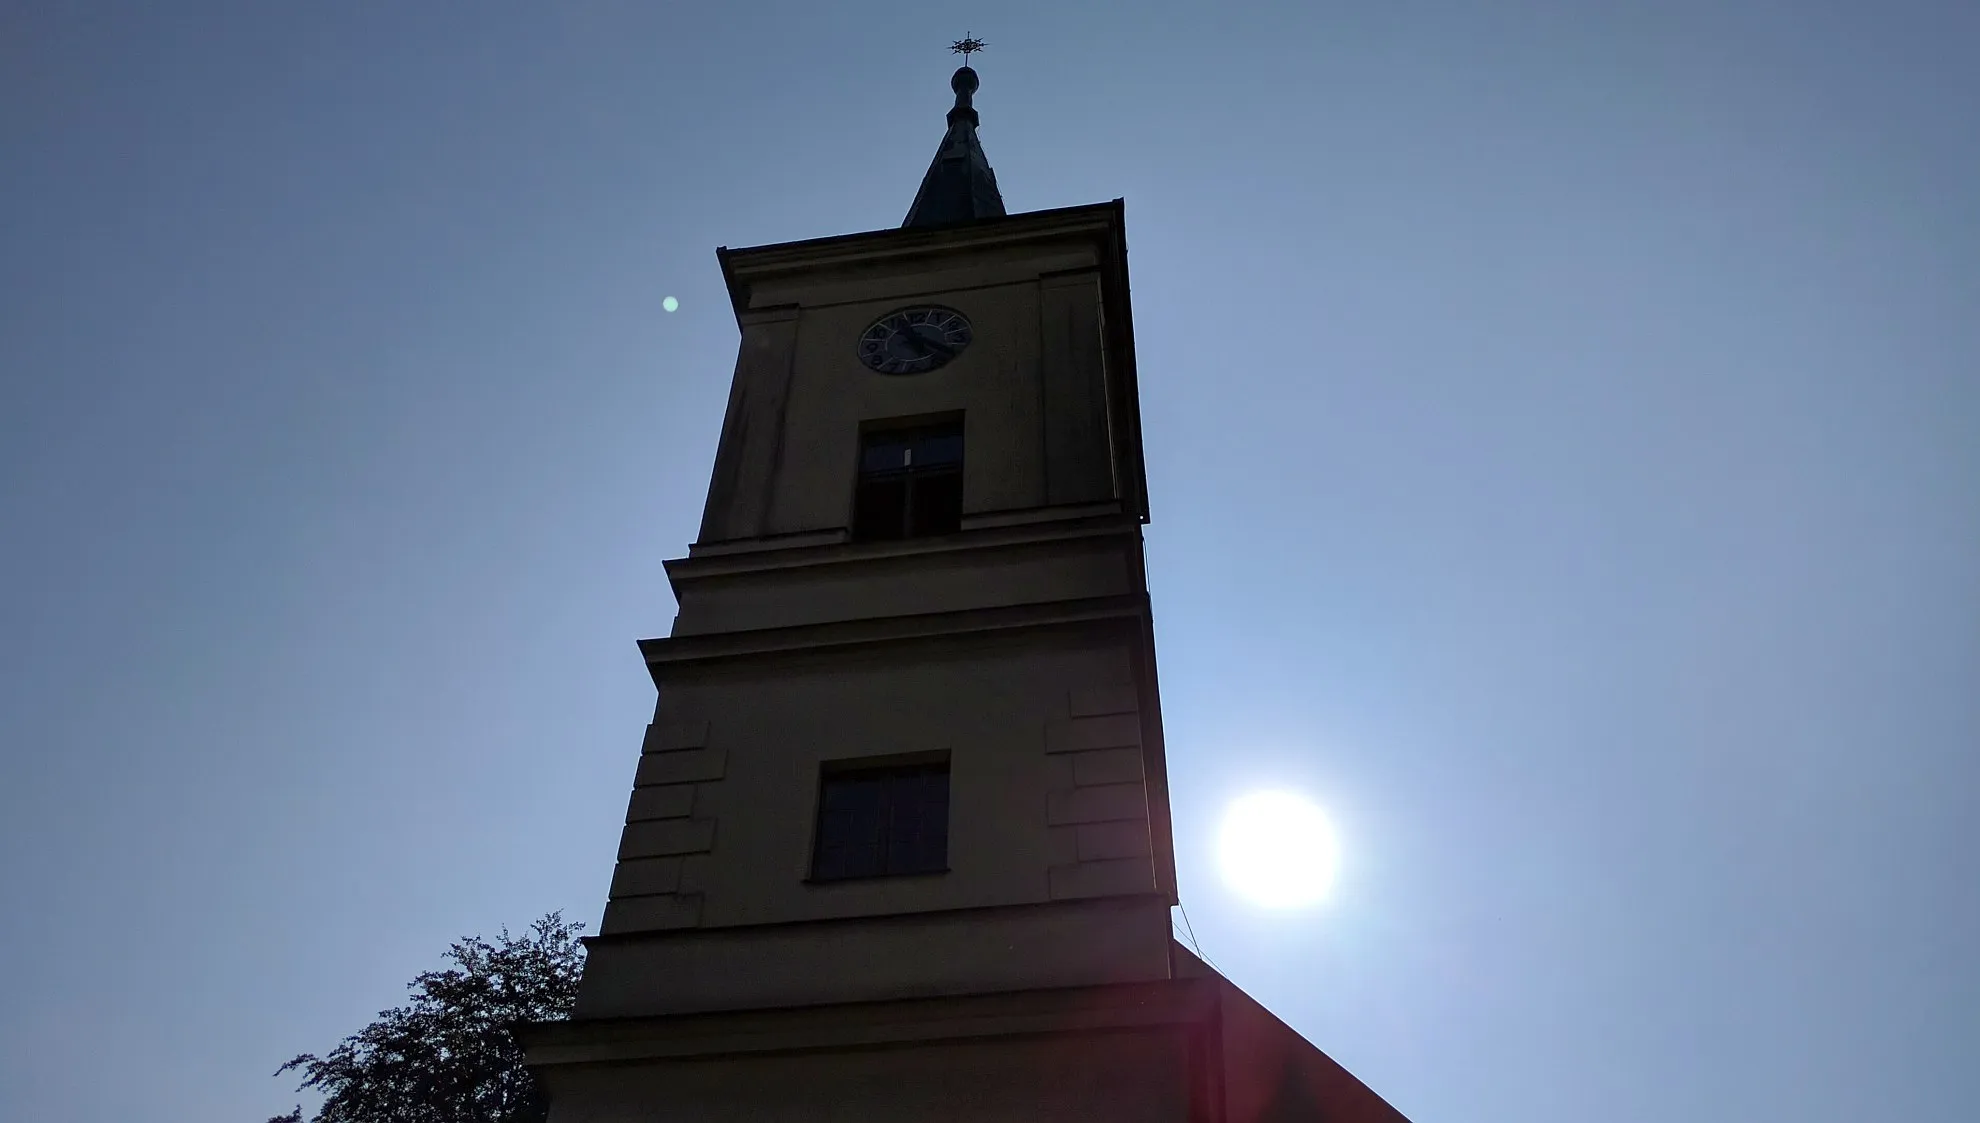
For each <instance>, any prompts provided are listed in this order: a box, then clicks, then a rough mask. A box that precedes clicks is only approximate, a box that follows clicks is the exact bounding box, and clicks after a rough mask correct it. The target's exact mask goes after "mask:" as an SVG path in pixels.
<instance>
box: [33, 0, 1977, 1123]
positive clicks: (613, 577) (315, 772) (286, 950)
mask: <svg viewBox="0 0 1980 1123" xmlns="http://www.w3.org/2000/svg"><path fill="white" fill-rule="evenodd" d="M965 33H974V34H976V35H978V36H980V37H982V38H984V39H986V40H988V41H989V42H990V44H991V46H990V49H989V50H988V51H987V52H986V53H985V55H984V56H982V57H981V60H980V62H979V64H978V69H979V70H980V72H981V74H982V77H983V88H982V91H981V92H980V93H979V94H978V96H977V105H978V108H979V109H980V110H981V112H982V114H983V128H982V132H981V135H982V139H983V143H984V146H985V149H986V150H987V152H988V153H989V156H990V159H991V161H992V163H993V164H994V165H995V167H996V169H997V173H998V178H999V182H1000V184H1001V185H1002V188H1003V191H1004V196H1005V200H1006V202H1007V203H1008V204H1009V205H1010V207H1011V208H1012V209H1013V210H1028V209H1036V208H1044V207H1056V206H1064V205H1071V204H1079V203H1088V202H1095V201H1101V200H1106V199H1112V198H1115V197H1117V196H1122V197H1125V198H1126V200H1127V207H1128V221H1129V240H1130V245H1131V247H1132V251H1133V269H1134V284H1135V289H1134V299H1135V309H1136V320H1137V335H1138V344H1139V348H1140V351H1139V360H1140V363H1139V365H1140V371H1141V383H1142V395H1143V397H1142V407H1143V410H1144V413H1145V425H1146V438H1147V452H1148V470H1149V482H1150V486H1151V489H1152V493H1153V507H1154V522H1153V524H1152V525H1151V527H1150V529H1149V559H1150V568H1151V572H1152V582H1153V585H1154V596H1155V606H1156V620H1157V635H1158V643H1159V647H1160V657H1161V671H1162V693H1163V702H1164V706H1165V710H1164V717H1165V723H1166V727H1167V731H1168V743H1169V752H1170V768H1171V771H1172V775H1173V777H1174V787H1175V792H1176V800H1175V816H1176V824H1177V840H1178V847H1179V853H1178V858H1179V862H1180V868H1181V877H1182V885H1183V896H1184V901H1185V904H1186V905H1187V906H1188V908H1189V911H1190V916H1191V919H1192V920H1193V921H1194V926H1195V930H1196V933H1197V935H1198V937H1200V939H1201V942H1202V945H1203V947H1204V950H1205V951H1206V952H1208V953H1209V955H1210V956H1211V957H1212V958H1213V959H1214V960H1216V961H1217V963H1218V964H1219V965H1220V966H1222V967H1223V968H1224V969H1225V971H1226V972H1227V973H1228V974H1230V975H1231V976H1232V977H1233V978H1234V979H1235V980H1236V981H1237V982H1238V983H1240V984H1241V985H1243V986H1245V987H1246V988H1247V989H1249V990H1250V991H1251V992H1252V993H1253V994H1255V995H1256V996H1258V997H1259V998H1260V999H1261V1000H1262V1001H1264V1002H1265V1003H1266V1004H1267V1005H1268V1006H1270V1007H1271V1008H1272V1009H1273V1010H1275V1011H1276V1012H1278V1013H1279V1014H1280V1015H1281V1016H1282V1017H1284V1018H1286V1019H1287V1020H1288V1021H1290V1022H1291V1023H1292V1024H1293V1025H1294V1026H1296V1027H1297V1028H1299V1029H1300V1030H1301V1031H1302V1032H1304V1033H1305V1034H1307V1035H1308V1036H1309V1037H1310V1038H1311V1039H1312V1040H1314V1041H1315V1042H1316V1043H1317V1044H1319V1045H1320V1046H1321V1047H1323V1048H1325V1049H1326V1050H1328V1051H1329V1052H1330V1053H1331V1054H1333V1055H1334V1056H1335V1057H1336V1058H1338V1059H1339V1060H1341V1061H1342V1062H1343V1063H1344V1064H1346V1065H1347V1066H1348V1067H1349V1068H1351V1069H1352V1070H1354V1071H1355V1072H1356V1073H1357V1074H1359V1075H1360V1076H1361V1077H1363V1078H1364V1079H1365V1080H1366V1081H1368V1082H1369V1083H1370V1084H1371V1085H1372V1086H1374V1087H1375V1088H1376V1089H1377V1090H1378V1091H1380V1092H1382V1093H1383V1094H1384V1095H1385V1096H1387V1097H1388V1098H1389V1099H1390V1100H1391V1101H1392V1102H1394V1103H1395V1104H1396V1105H1397V1106H1398V1107H1399V1108H1401V1109H1402V1110H1403V1111H1405V1112H1406V1113H1408V1114H1409V1115H1410V1116H1411V1117H1412V1118H1414V1119H1416V1120H1417V1121H1418V1123H1438V1121H1444V1120H1449V1121H1456V1120H1466V1121H1474V1120H1475V1121H1483V1123H1514V1121H1517V1123H1544V1121H1555V1120H1559V1121H1564V1123H1565V1121H1570V1120H1572V1121H1576V1123H1579V1121H1582V1120H1587V1119H1603V1120H1607V1121H1611V1123H1635V1121H1645V1123H1648V1121H1653V1120H1654V1121H1658V1123H1663V1121H1666V1120H1669V1119H1672V1118H1688V1119H1726V1120H1742V1121H1743V1120H1770V1119H1781V1120H1788V1119H1792V1120H1795V1121H1796V1123H1825V1121H1842V1120H1857V1119H1862V1118H1888V1119H1906V1120H1913V1121H1919V1123H1927V1121H1941V1120H1942V1121H1948V1123H1950V1121H1954V1120H1962V1121H1963V1120H1966V1119H1970V1118H1971V1112H1972V1104H1973V1103H1974V1102H1975V1101H1976V1100H1977V1099H1980V1067H1976V1066H1975V1065H1974V1064H1973V1063H1972V1057H1971V1043H1972V1042H1973V1041H1974V1040H1976V1039H1980V1025H1977V1024H1976V1022H1980V1015H1976V1014H1975V1010H1976V1009H1980V964H1976V960H1975V958H1974V956H1973V954H1972V952H1973V949H1974V948H1975V947H1976V946H1980V901H1976V893H1975V886H1976V885H1980V827H1976V825H1975V824H1976V820H1977V816H1976V812H1980V806H1976V804H1980V763H1976V761H1977V760H1980V756H1976V747H1980V579H1977V578H1980V494H1976V493H1977V492H1980V484H1977V483H1976V482H1977V481H1980V218H1976V215H1980V211H1976V209H1975V207H1974V200H1975V199H1980V132H1976V130H1975V129H1974V128H1973V120H1974V115H1975V113H1976V111H1980V108H1977V107H1980V68H1976V67H1974V66H1973V65H1972V60H1973V57H1974V51H1975V47H1976V41H1980V8H1976V7H1975V6H1973V5H1971V4H1957V3H1939V4H1931V3H1922V2H1911V0H1886V2H1883V3H1879V4H1870V3H1858V4H1839V3H1820V2H1813V0H1811V2H1804V3H1796V4H1789V3H1785V2H1780V3H1744V2H1738V0H1735V2H1731V3H1724V2H1721V3H1704V2H1698V0H1665V2H1661V3H1655V4H1652V3H1641V4H1634V3H1631V4H1567V3H1558V4H1544V3H1534V2H1524V0H1512V2H1508V3H1503V4H1489V5H1488V4H1476V3H1458V2H1455V0H1420V2H1415V3H1411V2H1406V0H1399V2H1391V3H1383V4H1372V3H1319V4H1304V5H1294V4H1284V5H1258V6H1246V5H1208V4H1202V5H1179V4H1154V3H1151V4H1141V5H1134V6H1132V7H1130V6H1127V5H1113V6H1096V5H1080V4H1063V3H1007V4H1001V5H997V6H995V7H994V8H989V7H983V6H968V5H960V4H949V3H926V4H914V5H906V4H880V3H865V2H858V0H855V2H849V3H846V4H841V5H817V4H808V3H805V4H801V3H778V2H765V3H758V4H751V5H695V6H689V5H685V4H654V3H620V4H606V3H576V2H573V3H560V4H556V5H522V4H508V3H485V4H476V5H443V4H438V3H429V4H417V5H400V4H384V3H351V4H250V3H200V4H175V5H153V4H86V3H78V4H59V5H58V4H51V3H43V4H19V3H16V4H8V5H5V6H4V8H0V167H4V168H5V172H4V174H0V214H4V215H5V216H6V218H5V221H4V222H0V589H5V590H6V591H5V593H4V595H0V637H4V640H5V642H4V643H0V852H4V855H5V862H4V865H0V902H4V908H3V909H0V957H3V958H4V959H5V961H6V962H7V963H9V964H10V965H11V968H12V976H11V979H10V981H9V982H8V984H7V988H6V990H7V999H6V1001H5V1002H4V1003H0V1118H8V1119H35V1120H49V1121H60V1120H88V1121H95V1120H106V1121H107V1120H126V1119H136V1118H144V1119H153V1120H161V1121H177V1120H185V1121H188V1123H190V1121H194V1120H198V1121H202V1123H204V1121H210V1120H220V1119H230V1118H231V1119H248V1120H258V1119H261V1118H265V1117H266V1115H267V1114H269V1113H271V1112H274V1111H277V1110H282V1109H286V1108H287V1106H288V1105H289V1104H290V1103H292V1102H294V1099H295V1097H294V1096H293V1095H292V1094H291V1092H290V1088H289V1085H288V1083H287V1082H286V1081H285V1080H277V1079H272V1078H270V1077H269V1075H268V1074H269V1073H270V1072H271V1071H272V1070H273V1069H274V1068H275V1066H276V1065H277V1064H279V1063H280V1062H281V1061H283V1060H285V1059H286V1058H288V1057H289V1056H291V1055H293V1054H294V1053H296V1052H299V1051H302V1050H321V1049H324V1048H326V1047H328V1046H330V1045H332V1044H334V1043H335V1041H336V1040H337V1039H338V1038H339V1037H340V1036H341V1035H343V1034H345V1033H348V1032H350V1031H352V1030H355V1029H356V1028H358V1027H359V1026H360V1025H362V1024H363V1022H364V1021H365V1020H366V1019H367V1018H368V1017H369V1016H370V1015H371V1014H372V1013H373V1012H375V1011H376V1010H378V1009H379V1008H381V1007H383V1006H386V1005H389V1004H392V1003H394V1002H396V1001H398V999H399V998H400V996H401V995H402V993H403V990H402V987H403V984H404V983H405V981H406V980H407V979H409V978H410V977H411V976H412V975H413V974H414V973H415V972H416V971H418V970H421V969H423V968H425V967H428V966H431V965H433V964H434V963H435V962H436V960H437V956H438V954H439V952H440V951H441V949H442V948H444V947H445V945H446V944H447V942H448V941H449V940H450V939H452V938H454V937H456V936H459V935H461V934H464V933H469V932H477V931H479V932H492V931H493V930H495V929H497V928H499V927H500V926H502V925H504V924H507V925H510V926H513V927H520V926H522V925H524V924H526V923H528V921H529V920H530V919H531V918H533V917H535V916H536V915H538V914H540V913H542V912H544V911H547V910H550V909H555V908H561V909H564V910H566V911H567V912H568V913H569V914H571V915H573V916H575V917H579V918H583V919H586V920H589V921H593V922H594V923H595V920H596V918H597V916H598V914H599V911H600V909H601V907H602V905H603V902H604V898H605V889H606V883H607V881H608V879H609V877H610V874H611V864H612V853H613V850H614V847H615V844H616V839H617V833H618V826H619V817H620V816H621V814H622V812H623V801H624V796H625V791H626V788H627V786H628V784H629V782H630V776H631V768H632V764H633V760H634V756H635V754H636V752H637V746H638V742H639V736H640V731H641V728H642V725H643V723H644V722H645V721H646V719H647V717H648V716H649V708H650V705H651V694H652V686H651V684H650V682H649V681H648V680H647V678H646V675H645V672H644V669H643V668H642V666H641V664H640V661H639V658H638V655H637V652H636V650H635V648H634V646H633V645H634V641H635V640H637V639H639V638H641V637H645V636H654V635H661V634H664V633H665V632H666V630H667V626H668V622H669V620H670V619H671V616H672V608H673V606H672V602H671V600H670V598H669V594H668V591H667V586H666V582H665V580H664V576H663V574H662V571H661V567H660V562H661V560H662V559H664V558H668V557H674V556H679V555H681V554H682V553H684V552H685V548H686V544H687V542H688V540H689V539H690V538H691V537H692V536H693V533H694V530H695V527H696V525H697V523H698V519H699V512H700V506H701V500H702V495H703V491H704V488H705V487H706V483H707V479H708V469H709V465H710V462H711V458H712V455H713V447H714V441H715V437H716V434H717V430H718V427H719V425H720V421H721V412H722V408H723V403H724V401H725V398H726V394H727V383H728V378H729V373H730V369H731V365H732V363H733V348H734V344H735V338H736V334H735V326H734V323H733V320H732V319H731V317H730V314H729V312H728V309H727V306H726V301H725V299H724V296H723V293H722V290H721V282H720V278H719V275H718V271H717V269H716V265H715V260H714V254H713V249H714V247H715V246H717V245H730V246H746V245H756V244H763V243H770V242H777V241H784V240H790V239H798V238H807V237H814V236H821V235H829V234H838V233H846V232H851V231H858V230H868V229H875V228H880V227H887V226H892V225H895V224H897V223H898V222H899V221H900V219H901V216H902V214H903V213H905V211H906V208H907V205H908V203H909V201H910V200H911V199H912V197H913V194H914V189H915V186H916V184H917V182H918V179H919V176H920V174H921V172H922V170H923V169H924V168H925V166H926V164H927V161H928V159H929V157H930V155H931V154H932V153H933V151H934V148H935V145H936V143H937V141H938V140H939V139H940V136H941V131H942V114H943V112H944V110H945V109H946V108H947V105H948V100H949V98H948V91H947V86H946V82H947V76H948V73H949V71H950V69H951V68H952V66H953V61H952V59H951V57H950V56H949V55H948V54H946V53H945V51H944V50H943V48H944V47H945V45H946V44H947V42H948V41H949V40H950V39H953V38H956V37H959V36H961V35H963V34H965ZM669 295H671V296H675V297H677V298H678V300H679V302H680V307H679V310H678V311H677V312H674V313H671V314H668V313H665V312H663V311H661V309H660V302H661V300H662V298H663V297H665V296H669ZM1261 786H1287V787H1292V788H1296V789H1298V790H1301V791H1304V792H1306V793H1308V794H1309V795H1311V796H1312V797H1313V798H1314V799H1316V800H1319V801H1320V802H1322V803H1324V804H1325V805H1326V806H1327V807H1328V808H1329V809H1330V810H1331V811H1332V813H1333V815H1334V816H1335V818H1336V820H1337V824H1338V829H1339V831H1340V834H1341V837H1342V843H1343V847H1344V864H1343V867H1342V873H1341V880H1340V884H1339V886H1338V888H1337V892H1336V894H1335V896H1334V898H1333V900H1332V901H1331V902H1330V903H1329V904H1328V905H1327V906H1325V907H1323V908H1320V909H1316V910H1312V911H1306V912H1298V913H1292V914H1274V913H1266V912H1261V911H1259V910H1257V909H1255V908H1253V907H1251V906H1248V905H1246V904H1244V903H1242V902H1241V901H1239V900H1237V899H1236V898H1234V897H1233V896H1232V895H1230V894H1229V893H1228V892H1227V891H1226V890H1225V889H1224V888H1222V887H1221V886H1220V885H1219V883H1218V880H1217V876H1216V872H1215V866H1214V861H1213V853H1212V846H1211V840H1212V838H1213V836H1214V833H1215V829H1216V826H1217V816H1218V813H1219V809H1220V808H1221V807H1222V806H1223V804H1224V803H1225V802H1226V801H1227V800H1228V799H1230V798H1232V797H1234V796H1236V795H1238V794H1240V793H1242V792H1244V791H1247V790H1250V789H1252V788H1256V787H1261Z"/></svg>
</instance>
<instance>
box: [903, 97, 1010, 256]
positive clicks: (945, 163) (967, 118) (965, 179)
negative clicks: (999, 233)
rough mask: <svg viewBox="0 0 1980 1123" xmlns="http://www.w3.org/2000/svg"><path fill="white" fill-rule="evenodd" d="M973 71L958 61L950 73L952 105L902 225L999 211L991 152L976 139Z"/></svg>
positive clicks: (992, 214) (1001, 199)
mask: <svg viewBox="0 0 1980 1123" xmlns="http://www.w3.org/2000/svg"><path fill="white" fill-rule="evenodd" d="M976 87H977V80H976V71H974V70H971V69H970V68H969V67H967V66H964V67H959V68H958V69H957V70H956V73H955V77H953V78H950V79H949V88H950V89H952V90H954V91H955V92H956V106H955V108H954V109H951V110H949V132H948V134H947V135H946V136H944V137H943V138H942V147H941V148H939V149H936V151H935V160H934V162H933V163H930V164H929V165H928V174H927V175H925V176H923V177H922V179H921V190H920V191H917V192H915V196H914V205H913V206H911V207H909V208H908V213H907V218H906V219H904V220H902V222H901V226H902V227H903V228H905V227H910V226H946V225H948V224H949V223H951V222H967V221H968V220H970V219H972V218H992V217H995V216H999V215H1002V214H1003V213H1004V197H1003V196H1002V195H999V194H998V193H997V173H996V172H993V171H991V170H990V158H989V157H987V156H985V155H984V154H983V145H982V144H981V143H979V142H978V141H977V139H976V125H977V118H976V109H975V107H974V106H972V105H971V104H970V95H971V94H974V93H975V92H976Z"/></svg>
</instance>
